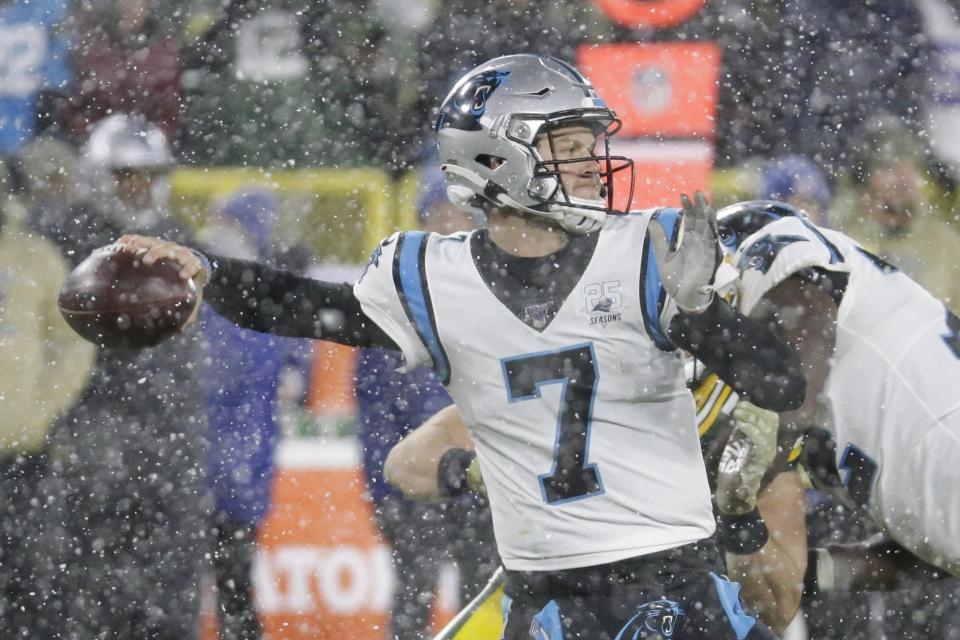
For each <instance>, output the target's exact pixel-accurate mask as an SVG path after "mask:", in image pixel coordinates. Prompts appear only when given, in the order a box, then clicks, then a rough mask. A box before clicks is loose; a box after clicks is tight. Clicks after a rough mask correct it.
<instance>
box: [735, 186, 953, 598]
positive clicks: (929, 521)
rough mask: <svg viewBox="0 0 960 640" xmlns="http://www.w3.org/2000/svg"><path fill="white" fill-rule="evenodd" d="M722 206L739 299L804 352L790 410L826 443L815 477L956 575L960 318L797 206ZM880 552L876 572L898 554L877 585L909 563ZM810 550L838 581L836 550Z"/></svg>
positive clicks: (793, 419)
mask: <svg viewBox="0 0 960 640" xmlns="http://www.w3.org/2000/svg"><path fill="white" fill-rule="evenodd" d="M718 216H719V222H720V237H721V242H722V244H723V245H724V247H725V249H726V250H727V251H728V252H729V253H730V255H731V256H732V259H733V262H734V264H735V265H736V266H737V268H738V269H739V270H740V273H741V274H740V277H739V280H738V296H739V301H738V306H739V308H740V309H741V311H742V312H743V313H747V314H750V315H751V316H752V317H754V318H756V319H758V320H759V321H761V322H763V323H764V324H766V325H767V326H769V327H771V328H772V329H773V330H775V331H777V332H778V333H779V334H780V335H781V336H783V337H784V338H785V339H786V340H788V341H789V342H790V343H791V344H792V345H793V346H794V348H795V349H796V350H797V352H798V353H799V354H800V358H801V360H802V361H803V363H804V371H805V373H806V376H807V380H808V383H809V388H808V392H807V397H806V401H805V402H804V404H803V405H802V406H801V407H800V408H799V409H797V410H795V411H791V412H788V413H786V414H784V415H783V416H781V418H782V422H783V425H784V426H785V427H787V428H789V429H792V430H794V432H797V433H801V432H802V433H806V434H808V437H815V438H816V443H817V447H816V448H817V449H818V450H819V451H824V450H826V455H825V456H824V455H818V456H817V459H818V460H819V461H818V462H817V463H815V464H808V465H805V466H807V467H808V468H810V469H811V470H812V471H813V473H812V476H813V479H814V481H815V482H816V483H817V484H818V486H820V487H821V488H823V489H825V490H827V491H828V492H830V493H831V494H833V495H834V497H835V498H837V499H839V500H841V501H843V502H844V504H846V505H848V506H850V507H852V508H855V509H859V510H861V511H862V512H863V513H864V514H866V515H867V516H868V517H870V518H871V519H872V520H873V522H874V523H875V524H876V525H877V526H878V527H880V529H881V530H882V531H883V532H884V533H885V534H886V535H887V536H888V537H889V538H890V539H892V540H893V541H895V542H896V543H898V544H899V545H900V546H902V547H904V548H906V549H907V550H908V551H909V552H911V554H913V555H914V556H916V557H918V558H920V559H921V560H922V561H924V562H926V563H928V564H930V565H933V567H937V568H939V569H940V570H941V572H946V573H949V574H953V575H957V574H958V573H960V538H958V536H957V531H960V511H958V510H957V509H953V508H951V507H950V505H951V504H954V497H953V495H952V492H953V490H954V487H956V486H957V484H958V482H960V465H958V464H957V462H958V461H960V411H958V409H960V393H958V390H957V382H956V381H957V380H958V379H960V319H958V318H957V317H956V316H955V315H954V314H953V313H952V312H951V311H950V310H949V309H948V308H947V307H946V306H945V305H944V304H943V303H942V302H940V301H939V300H937V299H936V298H934V297H933V296H932V295H931V294H930V293H928V292H927V291H926V290H924V289H923V288H922V287H920V285H918V284H917V283H915V282H914V281H913V280H911V279H910V278H909V277H907V276H906V275H905V274H903V273H902V272H901V271H899V270H898V269H897V268H896V266H894V265H891V264H889V263H887V262H886V261H884V260H882V259H881V258H879V257H878V256H876V255H873V254H871V253H870V252H869V251H867V250H865V249H864V248H863V247H861V246H860V245H859V244H857V243H856V242H855V241H854V240H852V239H851V238H849V237H847V236H845V235H843V234H841V233H838V232H836V231H832V230H829V229H822V228H819V227H816V226H815V225H813V224H811V223H810V221H809V220H808V219H807V218H806V216H805V215H804V214H803V212H802V211H800V210H797V209H794V208H792V207H789V206H787V205H784V204H782V203H776V202H765V201H756V202H748V203H741V204H738V205H734V206H732V207H728V208H725V209H723V210H722V211H720V213H719V214H718ZM808 448H809V446H808ZM873 548H875V549H876V548H877V547H876V546H874V547H873ZM864 549H866V547H864ZM857 555H859V556H860V558H861V559H860V560H859V561H856V562H852V563H851V562H850V561H849V559H847V558H843V559H842V560H843V562H844V564H845V565H847V566H848V567H849V568H850V570H853V569H854V568H855V566H856V565H858V564H859V565H860V566H864V567H867V566H869V563H866V560H865V558H863V556H862V554H857ZM874 556H875V560H874V561H872V562H874V564H873V565H872V566H873V568H874V569H876V568H877V566H878V565H877V564H875V562H876V560H879V559H881V558H882V557H883V556H886V558H887V560H886V562H885V564H887V565H891V568H889V569H887V574H886V575H881V576H880V578H881V582H882V581H889V579H890V576H891V573H890V572H891V571H892V566H893V565H896V564H902V563H903V554H900V555H899V556H898V557H894V556H892V555H890V554H889V553H881V552H878V553H875V554H874ZM814 560H816V561H815V562H813V563H812V564H811V569H812V570H813V571H814V572H816V571H820V570H829V571H828V572H829V575H824V576H823V578H824V579H825V580H829V582H831V583H833V582H834V581H835V580H834V569H835V568H836V563H838V562H840V561H841V558H840V556H839V555H838V556H837V557H836V558H831V557H829V556H824V555H822V554H821V555H818V556H815V557H814ZM874 573H876V571H874ZM880 573H881V574H883V571H880ZM841 579H842V580H844V581H845V582H849V581H850V580H852V579H853V578H852V577H851V576H849V575H847V576H843V575H841ZM860 579H861V580H862V577H861V578H860Z"/></svg>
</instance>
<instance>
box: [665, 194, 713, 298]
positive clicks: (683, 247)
mask: <svg viewBox="0 0 960 640" xmlns="http://www.w3.org/2000/svg"><path fill="white" fill-rule="evenodd" d="M693 198H694V201H693V202H691V201H690V198H688V197H687V195H686V194H682V195H681V196H680V201H681V203H682V204H683V211H682V212H681V213H680V220H679V222H678V225H679V227H680V228H679V229H678V230H677V233H676V234H675V238H672V239H668V238H667V236H666V233H665V232H664V230H663V227H662V226H661V225H660V224H658V223H657V222H651V224H650V231H649V233H650V243H651V244H652V246H653V252H654V255H655V256H656V260H657V267H658V268H659V269H660V278H661V279H662V280H663V285H664V287H665V288H666V290H667V293H669V294H670V297H672V298H673V300H674V301H675V302H676V303H677V307H678V308H679V309H680V310H681V311H685V312H688V313H700V312H702V311H704V310H705V309H706V308H707V307H708V306H710V303H711V302H713V296H714V291H713V277H714V273H715V272H716V270H717V267H718V266H719V265H720V261H721V260H722V257H723V256H722V253H721V251H720V245H719V243H718V242H717V212H716V211H715V210H714V209H713V207H711V206H710V205H709V204H707V200H706V198H704V196H703V194H702V193H700V192H699V191H697V192H696V193H694V195H693Z"/></svg>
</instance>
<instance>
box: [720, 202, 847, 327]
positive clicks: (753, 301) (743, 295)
mask: <svg viewBox="0 0 960 640" xmlns="http://www.w3.org/2000/svg"><path fill="white" fill-rule="evenodd" d="M835 235H837V234H834V233H832V232H830V231H829V230H826V229H819V228H817V227H815V226H814V225H813V224H811V223H810V222H809V221H806V220H803V219H801V218H783V219H781V220H777V221H776V222H772V223H770V224H768V225H766V226H765V227H763V228H762V229H760V230H759V231H757V232H756V233H754V234H753V235H751V236H750V237H748V238H747V239H746V240H745V241H744V242H743V244H742V245H740V248H739V249H738V250H737V253H736V255H734V257H733V262H734V265H736V267H737V269H739V271H740V286H739V292H738V293H739V297H740V299H739V301H738V306H739V308H740V311H741V312H742V313H744V314H749V313H750V312H751V311H752V310H753V308H754V307H755V306H756V305H757V303H758V302H759V301H760V299H761V298H763V296H764V295H765V294H766V293H767V292H769V291H770V290H772V289H773V288H774V287H776V286H777V285H778V284H780V283H781V282H783V281H784V280H786V279H787V278H789V277H790V276H792V275H795V274H797V273H801V272H804V271H805V270H807V269H811V268H819V269H824V270H827V271H838V272H844V273H849V271H850V265H849V264H848V263H847V261H846V260H845V259H844V250H845V249H846V250H849V247H848V246H841V245H849V244H851V243H850V241H849V240H848V239H846V238H844V237H842V236H839V237H834V236H835ZM844 241H845V242H844ZM838 243H839V244H838Z"/></svg>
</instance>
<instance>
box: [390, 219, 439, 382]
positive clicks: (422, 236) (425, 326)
mask: <svg viewBox="0 0 960 640" xmlns="http://www.w3.org/2000/svg"><path fill="white" fill-rule="evenodd" d="M426 249H427V234H426V233H424V232H423V231H409V232H407V233H404V234H402V235H401V236H400V239H399V240H398V246H397V250H396V255H395V257H394V261H393V279H394V283H395V284H396V286H397V292H398V293H399V294H400V302H401V303H402V304H403V310H404V311H405V312H406V314H407V318H408V319H409V320H410V322H411V324H413V327H414V329H415V330H416V332H417V335H418V336H420V339H421V340H422V341H423V344H424V346H425V347H426V348H427V351H428V352H429V353H430V358H431V359H432V360H433V370H434V371H435V372H436V374H437V377H438V378H440V382H442V383H443V384H448V383H449V382H450V361H449V360H448V359H447V353H446V351H445V350H444V348H443V345H442V344H441V343H440V336H439V334H438V333H437V326H436V320H435V318H434V316H433V306H432V305H431V303H430V289H429V287H428V285H427V275H426V270H425V269H424V257H425V254H426Z"/></svg>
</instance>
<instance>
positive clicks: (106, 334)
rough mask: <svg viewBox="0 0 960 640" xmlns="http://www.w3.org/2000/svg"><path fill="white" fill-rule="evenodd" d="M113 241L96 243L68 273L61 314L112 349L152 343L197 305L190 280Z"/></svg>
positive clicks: (176, 327)
mask: <svg viewBox="0 0 960 640" xmlns="http://www.w3.org/2000/svg"><path fill="white" fill-rule="evenodd" d="M142 255H143V254H142V253H138V254H134V253H131V252H128V251H125V250H123V249H122V248H121V247H120V246H119V245H117V244H111V245H107V246H106V247H100V248H99V249H97V250H96V251H94V252H93V253H91V254H90V257H88V258H87V259H86V260H84V261H83V262H81V263H80V264H79V265H77V268H76V269H74V270H73V272H72V273H71V274H70V275H69V277H67V280H66V282H64V283H63V287H62V288H61V289H60V313H62V314H63V317H64V319H66V321H67V324H69V325H70V326H71V327H72V328H73V330H74V331H76V332H77V333H79V334H80V335H81V336H83V337H84V338H85V339H87V340H89V341H90V342H92V343H94V344H97V345H100V346H102V347H106V348H110V349H143V348H145V347H153V346H156V345H158V344H160V343H161V342H163V341H164V340H166V339H168V338H170V337H171V336H173V335H174V334H175V333H177V332H178V331H180V330H181V329H182V328H183V326H184V325H185V323H186V322H187V320H188V319H189V318H190V314H191V312H192V311H193V308H194V306H195V305H196V303H197V288H196V285H194V283H193V281H192V280H183V279H181V278H180V276H179V270H180V269H179V267H178V266H177V265H176V263H174V262H172V261H169V260H158V261H157V262H155V263H154V264H152V265H151V266H149V267H148V266H145V265H144V264H143V263H142V262H141V261H140V259H141V257H142Z"/></svg>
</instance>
